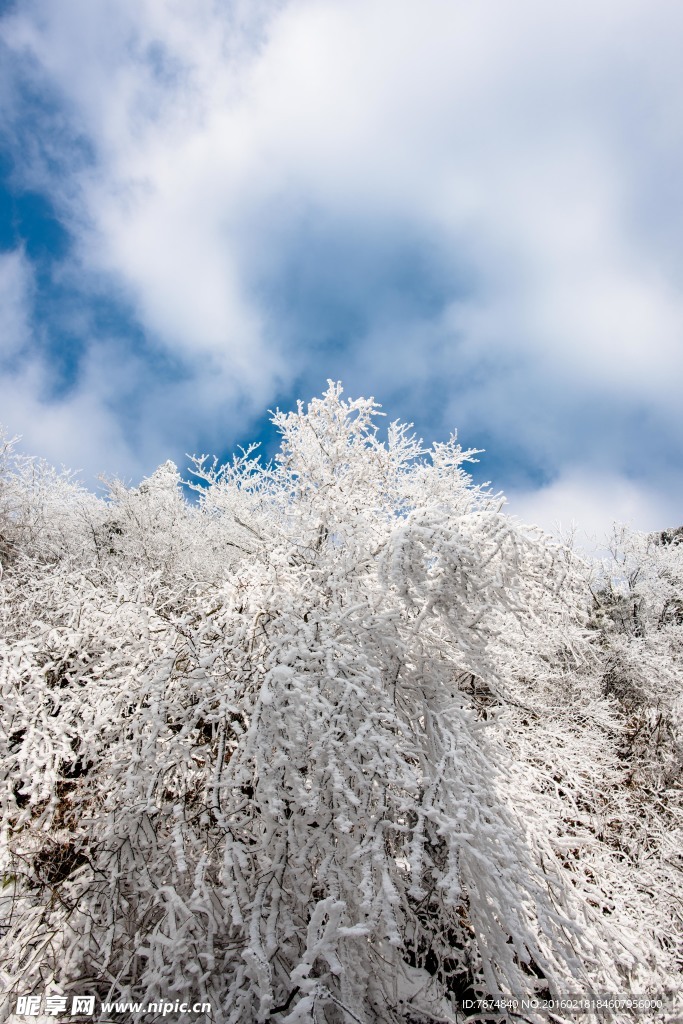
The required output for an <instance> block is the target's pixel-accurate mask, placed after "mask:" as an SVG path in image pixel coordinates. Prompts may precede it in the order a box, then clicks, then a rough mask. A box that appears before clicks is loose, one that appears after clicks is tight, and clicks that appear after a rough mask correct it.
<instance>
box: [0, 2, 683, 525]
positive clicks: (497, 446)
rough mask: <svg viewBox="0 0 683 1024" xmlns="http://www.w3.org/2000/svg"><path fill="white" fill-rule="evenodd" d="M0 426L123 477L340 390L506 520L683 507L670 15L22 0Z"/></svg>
mask: <svg viewBox="0 0 683 1024" xmlns="http://www.w3.org/2000/svg"><path fill="white" fill-rule="evenodd" d="M0 9H1V10H2V12H3V13H2V17H1V19H0V39H1V43H0V46H1V50H2V52H0V142H1V144H2V155H1V156H0V421H1V422H3V423H4V424H5V425H6V426H7V427H8V428H9V430H10V431H11V432H13V433H19V434H21V435H23V439H24V441H23V444H24V447H25V448H26V449H27V450H29V451H30V452H32V453H35V454H39V455H42V456H45V457H46V458H48V459H49V460H50V461H52V462H54V463H57V464H61V463H63V464H66V465H69V466H71V467H75V468H79V469H82V470H83V474H84V476H85V477H86V478H87V479H89V480H92V479H94V477H95V475H96V474H97V473H98V472H100V471H104V472H106V473H109V474H113V473H118V474H120V475H122V476H124V477H125V478H127V479H128V478H129V479H132V480H136V479H139V478H140V477H141V476H142V475H145V474H147V473H149V472H150V471H151V470H152V469H153V468H154V467H155V466H156V465H157V464H158V463H160V462H161V461H163V460H165V459H166V458H169V457H171V458H173V459H174V460H175V461H177V462H178V464H179V465H180V466H181V467H184V465H185V464H186V461H187V460H186V459H185V456H184V453H185V452H192V451H202V452H204V451H210V452H216V453H219V454H223V453H227V452H229V451H231V450H232V448H233V446H234V445H236V444H240V443H245V442H247V441H249V440H250V439H252V438H254V437H256V438H259V437H260V438H263V439H264V441H265V442H266V446H267V445H268V444H269V443H270V441H271V439H270V435H269V432H268V427H267V412H266V410H267V409H268V408H274V407H276V406H279V407H281V408H287V407H288V406H290V405H291V404H292V403H293V402H294V401H295V400H296V399H297V398H303V399H306V398H310V397H312V396H313V395H315V394H319V393H320V392H321V391H322V390H323V389H324V387H325V381H326V379H327V378H333V379H340V380H342V381H343V383H344V385H345V388H346V390H347V392H348V393H349V394H351V395H354V396H355V395H359V394H364V395H374V396H375V398H377V399H378V401H380V402H382V404H383V406H384V408H385V410H386V412H387V413H388V415H389V416H390V418H392V419H393V418H400V419H404V420H409V421H412V422H414V423H415V427H416V430H417V431H418V433H419V434H420V435H422V436H423V437H424V438H425V440H434V439H443V438H445V437H447V436H448V435H449V434H450V433H451V431H452V430H453V429H454V428H457V429H458V433H459V437H460V440H461V442H462V443H463V445H465V446H468V447H477V448H484V449H486V454H485V455H483V456H482V457H481V464H480V466H479V467H477V470H476V472H477V477H478V479H480V480H481V479H490V480H492V482H493V484H494V485H495V487H496V488H497V489H503V490H505V492H506V493H507V494H508V496H509V498H510V505H509V508H510V510H511V511H513V512H517V513H519V514H521V515H523V516H524V517H525V518H528V519H532V520H536V521H539V522H541V523H542V524H543V525H546V526H552V524H553V523H555V522H556V521H561V522H562V523H563V524H564V525H565V526H566V525H568V523H569V522H570V521H571V520H572V519H573V520H576V521H577V522H578V523H579V525H580V526H582V527H584V528H586V529H588V530H595V529H597V530H600V529H602V528H605V527H606V526H607V525H608V524H609V522H610V521H611V520H612V519H620V520H630V521H632V522H633V523H634V525H636V526H637V527H639V528H643V529H652V528H657V527H664V526H669V525H674V524H678V523H680V522H683V479H682V476H681V461H682V460H681V451H682V447H683V401H682V400H681V394H680V393H681V390H682V387H681V386H682V384H683V291H682V288H681V285H682V284H683V224H682V216H683V212H682V211H683V204H682V202H681V191H682V190H683V131H682V130H681V128H682V125H683V62H682V61H681V58H680V54H681V49H682V46H683V5H682V4H681V3H680V2H678V0H573V2H572V3H564V4H562V3H560V4H557V3H555V4H550V3H548V2H547V0H486V2H484V0H421V2H420V3H415V2H413V0H276V2H275V0H220V2H213V0H193V2H192V3H182V2H180V0H60V2H59V3H58V4H56V3H54V2H52V0H21V2H20V3H16V4H12V3H7V2H5V3H4V4H3V5H2V7H1V8H0Z"/></svg>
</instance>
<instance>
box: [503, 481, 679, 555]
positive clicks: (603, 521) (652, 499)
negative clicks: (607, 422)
mask: <svg viewBox="0 0 683 1024" xmlns="http://www.w3.org/2000/svg"><path fill="white" fill-rule="evenodd" d="M681 499H683V488H681V487H680V485H679V484H678V482H677V481H675V482H674V485H673V486H672V488H671V489H670V490H669V492H668V493H666V494H662V493H661V492H660V491H658V490H657V489H653V488H652V486H651V484H649V483H648V482H647V481H643V480H629V479H628V478H626V477H623V476H618V475H615V474H610V473H591V472H586V471H581V470H576V469H573V470H570V471H568V472H566V473H564V474H562V476H560V477H559V478H558V479H557V480H555V481H553V482H552V483H551V484H549V485H548V486H546V487H542V488H540V489H538V490H536V489H533V490H526V491H512V492H511V493H510V494H508V504H507V507H506V511H507V512H509V513H510V514H511V515H516V516H519V518H520V519H522V520H523V521H524V522H527V523H533V524H535V525H536V526H540V527H542V528H543V529H544V530H546V531H547V532H548V533H552V534H555V535H558V536H564V537H567V536H568V535H569V534H571V533H572V531H573V530H574V529H575V530H576V536H575V540H576V543H577V544H578V546H579V547H582V548H584V549H585V550H590V551H596V550H600V549H601V548H602V547H604V545H605V542H606V540H607V538H608V537H609V534H610V530H611V526H612V523H615V522H616V523H626V524H628V525H629V526H631V527H632V528H633V529H636V530H643V531H646V532H650V531H655V530H662V529H664V528H666V527H668V526H677V525H679V523H680V518H681V511H680V510H681Z"/></svg>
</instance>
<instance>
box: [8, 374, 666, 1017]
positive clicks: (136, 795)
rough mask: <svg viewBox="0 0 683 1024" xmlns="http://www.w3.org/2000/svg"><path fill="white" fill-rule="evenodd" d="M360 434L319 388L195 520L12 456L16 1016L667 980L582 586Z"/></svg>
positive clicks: (437, 457)
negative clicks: (277, 445)
mask: <svg viewBox="0 0 683 1024" xmlns="http://www.w3.org/2000/svg"><path fill="white" fill-rule="evenodd" d="M378 415H380V413H379V407H378V406H377V405H376V403H375V402H374V401H373V400H365V399H359V400H356V401H349V400H345V399H344V398H343V396H342V389H341V387H340V386H339V385H336V384H332V383H330V386H329V388H328V390H327V391H326V392H325V394H324V395H323V397H322V398H321V399H317V400H314V401H313V402H311V404H310V405H309V406H308V407H307V408H304V407H303V406H302V405H301V404H299V407H298V409H297V411H296V412H293V413H288V414H285V413H281V412H277V413H275V414H274V417H273V420H274V423H275V425H276V426H277V427H278V429H279V431H280V432H281V435H282V445H281V450H280V453H279V454H278V455H277V456H276V459H275V461H274V463H273V464H270V465H264V464H262V463H261V462H260V461H259V459H258V457H257V455H256V453H255V451H254V450H253V449H250V450H248V451H247V452H245V453H243V454H242V455H240V456H237V457H235V458H234V460H233V461H232V462H231V463H229V464H227V465H224V466H219V465H217V464H216V463H215V462H212V461H211V460H209V459H208V458H207V457H206V456H202V457H200V458H197V459H195V460H194V464H193V473H194V479H195V481H197V482H196V484H195V487H196V490H197V501H196V503H191V502H188V501H186V500H185V499H184V498H183V496H182V491H181V481H180V478H179V476H178V473H177V471H176V468H175V466H174V465H173V464H172V463H166V464H165V465H164V466H162V467H161V468H160V469H159V470H157V472H156V473H154V474H153V475H152V476H151V477H150V478H149V479H148V480H145V481H144V482H143V483H142V484H141V485H140V486H139V487H137V488H126V487H124V486H123V485H122V484H120V483H118V482H114V483H112V484H111V485H110V489H109V495H108V497H107V499H106V500H105V499H99V498H96V497H94V496H93V495H91V494H88V493H87V492H85V491H83V490H82V489H79V487H78V486H77V485H76V484H74V483H73V482H72V481H71V480H70V479H69V478H65V477H63V476H60V475H58V474H56V473H54V472H53V471H52V470H50V469H49V468H48V467H45V466H44V465H42V464H40V463H37V462H35V461H33V460H30V459H26V458H21V457H19V456H17V455H16V454H15V453H13V452H12V451H10V450H9V449H8V450H7V451H6V455H5V464H4V468H3V474H2V482H1V484H0V487H1V489H0V560H1V561H2V564H3V568H4V577H3V580H2V587H3V591H2V601H3V604H2V616H3V618H2V640H1V641H0V654H1V655H2V675H1V677H0V682H1V685H2V702H3V731H2V735H1V737H0V742H1V745H2V748H1V754H2V771H3V776H4V779H5V791H4V798H3V805H2V806H3V836H2V848H1V856H2V871H3V874H4V885H5V887H4V889H3V891H2V896H1V897H0V898H1V899H2V903H0V919H1V923H2V931H3V937H2V940H1V941H2V943H3V946H4V951H3V955H2V964H3V966H2V968H0V978H1V980H2V982H3V985H4V988H5V990H6V991H7V992H9V993H10V995H12V993H16V992H18V991H19V989H20V988H21V991H22V992H25V991H28V990H29V989H35V990H36V991H38V990H40V989H42V988H44V987H45V985H46V984H47V983H54V984H55V985H57V986H59V987H60V990H61V991H63V992H71V991H74V992H81V991H85V990H86V989H87V990H88V991H91V992H97V993H98V994H99V996H100V997H101V998H103V999H107V998H111V996H112V995H114V996H115V997H116V998H119V999H122V1000H123V999H131V1000H136V1001H140V1002H143V1003H145V1002H147V1001H150V1000H154V999H155V998H156V997H157V995H158V994H159V993H160V992H162V993H163V994H164V996H165V998H167V999H170V1000H174V999H176V998H182V997H184V996H185V995H186V994H187V992H188V990H191V991H192V992H193V994H196V999H197V1000H198V1001H206V1002H210V1003H211V1005H212V1007H213V1017H212V1019H213V1020H215V1021H216V1022H220V1024H228V1022H230V1024H238V1022H248V1021H259V1022H265V1021H278V1022H289V1024H292V1022H294V1021H320V1022H321V1021H326V1022H330V1024H332V1022H335V1024H336V1022H339V1024H341V1022H345V1021H353V1020H355V1021H362V1022H368V1024H369V1022H382V1024H387V1022H388V1024H391V1022H397V1024H398V1022H402V1021H407V1020H414V1021H428V1020H429V1021H434V1020H438V1021H449V1020H450V1021H455V1020H460V1019H463V1017H462V1006H463V1000H465V999H473V998H476V997H484V996H485V997H490V998H496V997H505V996H515V997H521V996H531V995H533V994H534V993H536V994H545V995H547V994H549V993H550V994H555V995H560V996H561V995H563V994H566V993H568V992H571V993H581V992H591V991H600V992H605V991H608V992H615V993H626V992H628V991H630V990H631V989H632V988H633V990H634V991H638V990H639V986H640V988H641V989H642V988H644V989H645V990H648V987H649V988H650V989H651V988H652V987H653V986H655V985H656V986H657V988H658V990H662V988H663V987H664V986H665V985H666V984H667V982H668V981H670V980H671V978H672V977H673V972H674V970H675V956H676V950H675V940H674V939H672V938H670V936H672V935H674V934H676V927H678V934H679V935H680V917H679V918H678V920H677V921H676V919H675V917H674V915H673V912H672V909H671V908H672V907H674V906H675V899H676V898H677V897H676V896H675V893H674V892H673V890H674V889H675V887H676V885H678V890H677V891H678V892H679V893H680V880H678V881H676V880H675V879H674V880H673V881H671V882H670V883H669V884H670V888H671V892H672V898H671V900H669V899H667V898H664V897H663V896H662V895H661V893H660V892H655V893H650V892H649V891H648V886H651V884H652V880H653V879H654V878H655V877H656V878H661V877H662V876H663V872H662V871H661V870H660V868H658V867H657V864H659V863H660V861H658V858H660V859H661V858H662V857H664V853H662V846H661V835H660V834H659V832H661V831H663V830H662V820H661V816H660V817H659V818H658V817H657V811H656V810H654V809H653V810H652V812H651V814H650V819H649V828H650V834H649V836H648V837H647V839H646V845H647V849H648V851H649V854H648V856H649V858H650V859H649V862H648V863H645V861H646V860H647V857H644V856H643V855H642V847H641V852H640V853H639V852H638V849H636V848H635V847H634V848H629V849H622V848H620V846H619V829H618V827H617V825H616V824H615V823H617V822H619V821H620V820H621V818H622V817H623V818H624V819H625V818H626V816H627V815H628V814H629V813H631V811H632V809H633V801H634V799H635V798H634V790H633V788H632V789H631V790H627V783H626V775H627V771H628V770H629V766H628V764H625V761H624V754H623V742H624V738H625V737H626V736H627V735H628V722H627V712H626V711H623V709H622V708H621V705H620V704H619V703H618V701H617V700H616V698H615V697H614V695H613V693H612V694H610V692H608V689H607V688H606V686H605V685H604V668H605V658H606V657H608V655H606V654H605V651H606V650H607V648H606V647H605V643H606V641H605V642H603V640H601V637H602V636H603V633H601V632H600V631H601V629H602V626H600V624H599V623H598V624H596V621H595V616H594V610H593V606H592V604H591V601H592V599H591V601H589V600H588V596H587V595H589V593H590V591H589V581H587V574H588V571H589V570H588V568H587V567H586V566H585V565H583V564H581V563H580V562H579V561H578V559H576V558H575V557H574V556H573V555H572V554H571V553H570V552H567V551H565V550H563V549H562V548H560V547H559V546H553V545H552V544H551V543H550V542H549V541H548V540H547V539H545V538H543V537H542V536H541V535H540V534H538V533H537V532H534V531H532V530H529V529H525V528H523V527H521V526H520V525H519V524H517V523H515V522H514V521H513V520H511V519H510V518H509V517H507V516H506V515H505V514H504V513H503V512H502V502H501V499H500V496H497V495H492V494H491V493H490V492H488V491H487V490H484V489H481V488H479V487H476V486H474V485H473V484H472V482H471V480H470V479H469V477H468V475H467V474H466V472H465V470H464V465H465V464H466V463H467V461H468V460H470V459H472V457H473V456H474V455H475V454H476V453H475V452H464V451H462V450H461V449H460V447H459V446H458V445H457V443H456V441H455V439H454V438H453V439H451V440H450V441H449V442H447V443H444V444H435V445H433V446H432V447H431V448H429V449H425V448H423V446H422V444H421V442H419V441H418V440H417V439H416V438H415V437H414V436H413V435H412V434H411V433H410V428H409V427H407V426H405V425H400V424H396V423H394V424H391V425H390V426H389V428H388V432H387V437H386V440H383V439H382V438H381V437H380V435H379V432H378V429H377V416H378ZM681 550H683V548H682V549H681ZM679 582H680V578H679ZM603 592H604V587H603ZM668 607H669V608H670V607H672V606H671V605H669V606H668ZM591 616H593V618H591ZM676 628H679V629H680V622H679V623H678V626H676V624H675V623H674V622H673V619H672V623H671V624H670V629H671V630H674V629H676ZM603 632H604V631H603ZM676 635H677V636H679V637H680V634H676ZM655 646H656V645H655ZM611 656H612V655H609V657H611ZM679 656H680V647H679V648H678V653H676V652H674V653H671V652H670V653H669V655H668V657H669V664H670V665H671V666H672V668H671V673H672V678H675V679H676V680H677V681H678V683H680V668H679V667H677V666H678V665H679V662H676V661H675V658H676V657H679ZM677 672H678V673H679V674H678V675H676V673H677ZM629 713H630V712H629ZM672 756H673V755H672ZM667 764H669V762H667ZM669 770H670V766H669ZM669 789H671V785H669ZM610 794H612V795H610ZM669 807H670V814H671V815H673V814H680V811H679V810H675V808H680V802H679V803H676V802H675V800H674V798H673V797H672V798H671V800H670V804H669ZM672 820H673V819H672ZM677 820H678V819H677ZM658 830H659V831H658ZM658 871H659V874H657V872H658ZM653 872H654V874H653ZM667 929H668V931H667ZM525 1012H528V1014H529V1015H528V1017H527V1018H526V1019H528V1020H530V1021H531V1020H535V1019H537V1018H536V1017H535V1016H534V1013H533V1011H525ZM538 1019H539V1020H540V1019H541V1018H538ZM544 1019H545V1018H544ZM589 1019H590V1015H587V1016H586V1020H589ZM640 1019H643V1018H642V1016H641V1018H640Z"/></svg>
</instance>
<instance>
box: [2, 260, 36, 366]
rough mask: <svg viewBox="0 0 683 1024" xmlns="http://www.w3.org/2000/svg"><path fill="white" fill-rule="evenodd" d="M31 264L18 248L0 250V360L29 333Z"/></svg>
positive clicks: (16, 350) (15, 349) (21, 344)
mask: <svg viewBox="0 0 683 1024" xmlns="http://www.w3.org/2000/svg"><path fill="white" fill-rule="evenodd" d="M32 291H33V274H32V272H31V267H30V265H29V263H28V261H27V260H26V258H25V256H24V254H23V252H21V250H18V249H15V250H13V251H10V252H2V253H0V362H1V361H2V360H6V359H9V358H11V357H12V356H16V355H17V354H18V353H19V352H21V350H22V348H24V347H25V345H26V344H27V342H28V340H29V338H30V334H31V325H30V309H31V298H32Z"/></svg>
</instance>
